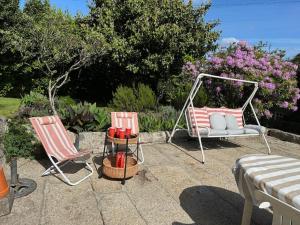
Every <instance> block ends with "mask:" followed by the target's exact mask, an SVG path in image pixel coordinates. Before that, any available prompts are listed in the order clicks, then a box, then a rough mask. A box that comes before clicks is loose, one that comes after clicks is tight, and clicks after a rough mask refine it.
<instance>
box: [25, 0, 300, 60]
mask: <svg viewBox="0 0 300 225" xmlns="http://www.w3.org/2000/svg"><path fill="white" fill-rule="evenodd" d="M20 2H21V5H24V2H25V0H21V1H20ZM50 2H51V4H52V5H55V6H56V7H58V8H61V9H63V10H67V11H69V12H70V13H71V14H73V15H75V14H76V13H77V12H81V13H82V14H84V15H85V14H87V13H88V11H89V9H88V6H87V3H88V1H87V0H50ZM202 2H205V0H193V4H194V5H195V6H198V5H199V4H201V3H202ZM214 19H219V20H220V25H218V27H217V28H216V29H217V30H220V31H222V33H221V37H220V40H219V42H220V44H221V45H225V46H226V45H228V44H229V43H231V42H235V41H238V40H244V41H248V42H249V43H251V44H255V43H257V42H259V41H263V42H265V43H268V44H269V45H270V47H271V49H284V50H286V52H287V57H290V58H292V57H294V56H295V55H296V54H298V53H300V26H299V21H300V0H212V7H211V8H210V10H209V12H208V14H207V15H206V20H207V21H209V20H214Z"/></svg>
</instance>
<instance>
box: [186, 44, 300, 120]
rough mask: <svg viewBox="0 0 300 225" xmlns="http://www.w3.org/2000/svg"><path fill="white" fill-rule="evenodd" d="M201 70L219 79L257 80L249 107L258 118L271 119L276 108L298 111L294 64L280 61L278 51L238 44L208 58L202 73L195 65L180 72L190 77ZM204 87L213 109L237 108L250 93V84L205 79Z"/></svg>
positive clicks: (299, 93) (251, 88)
mask: <svg viewBox="0 0 300 225" xmlns="http://www.w3.org/2000/svg"><path fill="white" fill-rule="evenodd" d="M201 70H202V71H207V72H208V73H210V74H214V75H218V76H222V77H231V78H237V79H245V80H252V81H257V82H258V83H259V89H258V92H257V93H256V95H255V97H254V99H253V104H254V106H255V108H256V110H257V114H258V116H260V117H261V116H264V117H266V118H271V117H272V115H273V112H274V110H276V109H278V108H282V109H287V110H293V111H297V110H298V108H297V101H298V99H299V98H300V91H299V88H297V79H296V74H297V65H295V64H293V63H291V62H289V61H287V60H284V58H283V54H282V53H281V52H277V51H275V52H271V53H269V52H266V51H265V50H264V49H263V47H261V46H254V47H253V46H250V45H249V44H247V43H246V42H244V41H240V42H238V43H235V44H232V45H231V46H229V47H228V48H226V49H222V50H220V51H218V52H216V53H215V54H214V55H212V56H211V57H210V58H209V59H208V61H207V65H206V68H205V69H204V70H203V68H202V69H200V67H199V66H197V63H186V64H185V65H184V67H183V72H184V73H186V74H189V75H190V76H192V77H193V78H195V77H196V76H197V75H198V74H199V72H200V71H201ZM202 71H201V72H202ZM205 86H206V89H207V92H208V93H209V95H210V96H211V97H212V101H211V102H213V103H214V105H216V106H222V105H225V106H228V107H240V106H242V104H243V103H244V102H245V100H246V98H247V97H248V96H249V95H250V94H251V91H252V90H253V85H252V86H251V87H249V85H245V84H243V83H241V82H236V81H226V82H224V81H222V80H221V81H218V80H216V79H215V80H210V79H206V80H205Z"/></svg>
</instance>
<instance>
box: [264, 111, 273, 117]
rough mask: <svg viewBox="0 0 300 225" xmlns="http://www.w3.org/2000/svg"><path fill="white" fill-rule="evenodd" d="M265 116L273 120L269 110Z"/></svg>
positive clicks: (265, 112)
mask: <svg viewBox="0 0 300 225" xmlns="http://www.w3.org/2000/svg"><path fill="white" fill-rule="evenodd" d="M264 114H265V116H266V117H267V118H268V119H270V118H272V116H273V115H272V113H271V112H270V111H269V110H265V111H264Z"/></svg>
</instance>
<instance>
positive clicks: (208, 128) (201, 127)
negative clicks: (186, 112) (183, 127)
mask: <svg viewBox="0 0 300 225" xmlns="http://www.w3.org/2000/svg"><path fill="white" fill-rule="evenodd" d="M193 128H194V129H195V128H196V126H193ZM201 129H206V130H207V133H205V134H207V135H209V134H210V130H211V129H210V127H204V126H198V130H200V131H199V133H200V134H201ZM196 130H197V129H196ZM202 134H203V133H202Z"/></svg>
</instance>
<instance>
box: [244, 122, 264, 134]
mask: <svg viewBox="0 0 300 225" xmlns="http://www.w3.org/2000/svg"><path fill="white" fill-rule="evenodd" d="M244 128H247V129H251V130H255V131H257V132H258V133H260V134H262V133H266V132H267V129H266V128H265V127H264V126H259V125H254V124H247V125H245V126H244Z"/></svg>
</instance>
